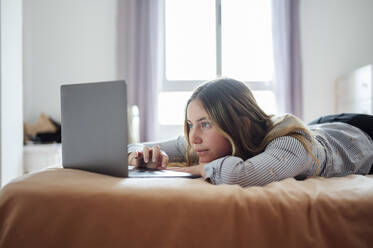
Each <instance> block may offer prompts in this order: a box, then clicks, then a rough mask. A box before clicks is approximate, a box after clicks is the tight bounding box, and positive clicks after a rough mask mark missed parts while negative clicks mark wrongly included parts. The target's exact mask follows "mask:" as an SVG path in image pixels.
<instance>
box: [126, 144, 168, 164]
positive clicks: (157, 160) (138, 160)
mask: <svg viewBox="0 0 373 248" xmlns="http://www.w3.org/2000/svg"><path fill="white" fill-rule="evenodd" d="M129 164H131V165H135V166H136V167H147V168H157V169H162V168H166V167H167V165H168V155H167V154H166V153H165V152H164V151H162V150H161V149H160V147H159V146H158V145H156V146H154V147H151V148H149V147H147V146H144V147H143V150H142V151H141V152H135V153H131V154H130V156H129Z"/></svg>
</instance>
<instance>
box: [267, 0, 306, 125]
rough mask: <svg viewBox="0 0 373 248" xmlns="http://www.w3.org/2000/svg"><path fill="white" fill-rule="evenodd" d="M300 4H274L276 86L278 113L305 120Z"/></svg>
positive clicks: (283, 1) (290, 0)
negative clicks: (290, 114) (292, 115)
mask: <svg viewBox="0 0 373 248" xmlns="http://www.w3.org/2000/svg"><path fill="white" fill-rule="evenodd" d="M299 26H300V21H299V0H281V1H279V0H272V34H273V51H274V85H275V94H276V101H277V106H278V110H279V112H280V113H292V114H294V115H296V116H298V117H299V118H302V117H303V102H302V64H301V48H300V29H299Z"/></svg>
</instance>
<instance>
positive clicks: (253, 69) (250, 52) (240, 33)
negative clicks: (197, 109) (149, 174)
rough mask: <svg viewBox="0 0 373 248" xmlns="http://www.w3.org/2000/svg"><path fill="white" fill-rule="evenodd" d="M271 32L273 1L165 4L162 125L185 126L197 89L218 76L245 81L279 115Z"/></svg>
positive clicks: (192, 0) (263, 104)
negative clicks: (187, 108) (187, 109)
mask: <svg viewBox="0 0 373 248" xmlns="http://www.w3.org/2000/svg"><path fill="white" fill-rule="evenodd" d="M271 29H272V27H271V1H270V0H165V8H164V33H165V35H164V54H165V56H164V73H163V78H164V82H163V87H162V92H161V93H160V98H159V99H160V104H159V106H160V111H159V113H160V116H159V120H160V124H161V126H162V125H182V124H183V119H184V107H185V103H186V101H187V99H188V98H189V96H190V95H191V92H192V90H193V89H195V88H196V87H197V86H198V85H199V84H201V83H202V82H204V81H206V80H210V79H213V78H215V77H217V76H228V77H232V78H235V79H238V80H241V81H244V82H245V83H247V85H248V86H249V87H250V89H251V90H252V91H253V93H254V96H255V97H256V98H257V101H258V103H259V105H260V106H261V107H262V108H263V109H264V110H265V111H267V112H268V113H276V108H275V98H274V94H273V85H272V68H273V57H272V56H273V55H272V30H271ZM170 103H172V104H170Z"/></svg>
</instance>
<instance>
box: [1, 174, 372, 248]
mask: <svg viewBox="0 0 373 248" xmlns="http://www.w3.org/2000/svg"><path fill="white" fill-rule="evenodd" d="M372 246H373V176H362V175H350V176H347V177H343V178H342V177H340V178H328V179H327V178H320V177H315V178H309V179H306V180H304V181H297V180H295V179H293V178H289V179H285V180H283V181H280V182H274V183H271V184H269V185H267V186H264V187H248V188H241V187H239V186H236V185H211V184H209V183H207V182H205V181H203V180H202V179H188V178H167V179H165V178H116V177H111V176H106V175H101V174H96V173H90V172H85V171H79V170H72V169H62V168H48V169H44V170H41V171H39V172H35V173H31V174H27V175H24V176H22V177H19V178H17V179H15V180H13V181H12V182H11V183H9V184H7V185H6V186H5V187H4V188H3V189H2V190H1V191H0V247H4V248H5V247H56V248H58V247H372Z"/></svg>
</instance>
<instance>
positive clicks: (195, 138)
mask: <svg viewBox="0 0 373 248" xmlns="http://www.w3.org/2000/svg"><path fill="white" fill-rule="evenodd" d="M189 137H190V142H191V143H192V144H201V143H202V139H201V136H200V135H199V133H198V131H197V130H195V129H193V130H190V133H189Z"/></svg>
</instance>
